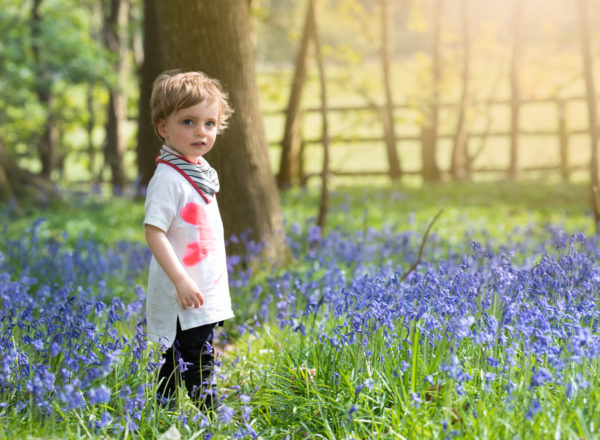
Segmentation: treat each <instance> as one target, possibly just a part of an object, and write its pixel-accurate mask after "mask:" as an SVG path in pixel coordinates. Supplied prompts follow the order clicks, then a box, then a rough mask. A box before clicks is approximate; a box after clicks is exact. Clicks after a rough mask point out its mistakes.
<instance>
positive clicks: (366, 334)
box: [242, 224, 600, 415]
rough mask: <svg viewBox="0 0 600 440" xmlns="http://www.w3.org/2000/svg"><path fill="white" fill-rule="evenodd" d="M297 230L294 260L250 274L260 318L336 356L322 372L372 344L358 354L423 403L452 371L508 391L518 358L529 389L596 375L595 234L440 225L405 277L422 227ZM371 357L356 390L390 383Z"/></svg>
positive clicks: (293, 231)
mask: <svg viewBox="0 0 600 440" xmlns="http://www.w3.org/2000/svg"><path fill="white" fill-rule="evenodd" d="M453 238H454V239H455V240H456V239H457V237H453ZM288 240H289V245H290V247H291V249H292V251H293V252H294V257H295V259H296V261H295V264H293V265H292V267H291V268H289V269H287V270H285V271H280V272H279V273H277V274H272V275H271V276H269V277H268V279H267V280H266V281H265V282H264V283H263V285H262V286H260V287H257V286H252V285H251V286H249V288H248V289H247V290H246V291H245V292H246V295H248V296H249V295H254V300H255V301H256V303H255V304H254V305H253V306H252V307H251V308H250V309H249V310H248V312H249V314H250V315H251V314H254V316H253V317H251V316H249V317H248V322H250V321H251V320H252V319H256V318H258V319H259V320H261V321H263V322H270V323H271V325H273V321H274V322H275V323H276V324H277V325H278V327H279V329H280V331H282V332H283V334H294V333H295V334H298V335H299V337H302V338H307V339H308V340H309V341H310V342H309V343H308V344H307V345H309V346H310V345H311V344H312V346H313V348H314V347H316V348H314V351H313V352H312V353H313V354H307V355H305V356H306V357H302V356H300V357H299V358H298V359H297V361H298V362H307V363H308V364H309V365H308V366H309V367H310V366H314V365H315V363H318V362H320V360H319V359H321V358H322V359H325V361H323V364H324V365H325V367H326V368H325V371H321V372H320V374H321V380H322V381H323V382H324V383H327V384H333V385H335V386H337V382H338V378H339V374H338V371H343V370H347V369H348V368H352V367H353V364H352V362H353V361H350V362H349V361H348V356H346V357H345V355H344V353H346V352H347V353H351V355H350V357H352V356H354V358H356V354H357V353H360V356H359V357H360V358H361V359H362V360H360V361H358V362H357V363H355V364H354V365H362V366H363V367H365V366H366V365H369V366H371V367H372V368H375V369H377V370H378V371H390V372H393V373H392V374H391V375H393V376H394V377H395V378H396V383H397V385H398V386H399V387H408V388H409V391H411V393H407V394H406V395H407V396H408V397H410V396H413V397H412V400H413V402H415V403H418V404H420V403H421V402H422V401H423V400H424V399H423V392H424V391H426V390H427V389H428V387H436V386H441V385H449V386H451V387H452V389H453V390H454V391H455V392H456V395H457V396H459V397H460V396H464V395H465V394H471V395H473V396H476V395H478V393H480V392H482V391H486V390H487V391H488V392H491V391H492V390H493V391H494V393H496V394H498V395H502V396H504V399H505V400H506V401H509V400H510V396H511V394H512V393H513V392H514V389H515V383H514V382H513V379H514V375H515V372H516V371H519V380H525V381H527V384H526V385H527V387H528V388H529V390H530V391H531V393H535V392H536V391H537V390H538V389H539V388H540V387H547V386H550V385H551V386H554V387H556V386H558V387H560V388H561V389H562V390H563V392H566V393H567V394H566V395H572V390H573V389H574V388H576V389H584V386H585V384H586V380H587V379H586V375H587V374H590V373H589V371H590V370H589V369H588V368H586V365H588V364H586V363H589V361H593V360H597V359H598V358H599V357H600V337H599V336H600V331H599V328H598V322H599V318H600V302H599V301H600V296H599V295H600V294H599V289H600V263H599V261H600V249H599V246H598V244H599V243H598V240H597V238H595V237H591V238H586V237H585V236H584V235H583V234H580V233H577V234H573V235H569V234H566V233H564V232H563V231H562V230H560V229H559V228H554V227H551V226H548V227H546V228H545V229H543V230H541V228H539V227H534V226H528V227H525V228H520V229H519V230H516V231H514V232H512V233H511V234H510V236H508V237H506V240H505V241H503V242H500V241H498V240H496V241H494V240H491V239H490V240H488V241H487V242H478V241H472V240H470V239H469V238H468V237H466V238H465V239H464V240H462V241H460V240H458V241H454V242H453V245H452V246H450V245H449V244H447V243H445V242H444V240H443V238H442V237H440V236H437V235H435V234H432V236H431V237H430V239H429V240H428V241H427V243H426V245H425V254H424V258H423V261H422V263H421V264H420V265H418V266H417V269H416V270H415V271H414V272H412V273H410V274H409V275H408V277H407V278H406V279H404V280H402V276H403V274H404V272H405V271H406V270H407V269H408V267H410V266H411V264H412V263H413V262H414V261H416V259H417V258H418V249H419V244H420V240H421V237H420V235H418V234H415V233H414V232H412V231H408V232H406V231H405V232H397V231H394V230H393V229H392V228H383V229H381V230H374V229H369V228H366V229H365V230H363V231H345V230H343V229H341V228H338V229H335V230H332V231H330V232H329V233H328V234H327V235H326V236H324V237H323V236H322V235H321V233H320V231H319V230H318V229H317V228H316V227H315V226H311V227H308V228H303V227H302V226H301V225H297V224H296V225H293V226H291V227H290V231H289V234H288ZM247 329H248V327H244V328H243V329H242V331H246V330H247ZM379 342H382V343H383V349H382V347H381V346H380V345H378V344H379ZM314 344H316V345H314ZM309 352H310V350H309ZM323 353H324V354H323ZM474 353H475V354H476V356H475V355H474ZM344 359H345V360H344ZM413 359H416V361H415V362H413ZM474 359H477V361H476V362H474ZM311 362H312V363H313V364H310V363H311ZM336 362H337V363H336ZM336 369H337V370H336ZM523 369H525V371H526V372H528V373H527V374H525V375H523V374H522V370H523ZM366 370H367V369H366V367H365V368H363V372H362V375H360V374H359V375H358V376H357V377H356V378H355V380H356V382H355V383H354V385H353V386H354V388H353V393H354V395H355V396H358V395H360V394H361V393H363V392H365V390H368V389H370V388H374V389H377V388H378V387H377V380H375V386H374V387H373V381H372V378H371V377H370V376H369V375H368V374H367V371H366ZM415 370H416V371H415ZM574 372H577V374H575V373H574ZM576 384H584V386H580V385H576ZM447 388H448V387H446V388H444V389H447ZM380 389H381V387H380ZM419 390H420V391H421V393H419ZM392 395H393V392H390V395H389V396H388V397H389V398H392V397H393V396H392ZM349 399H350V400H352V396H350V397H349ZM532 402H533V403H532V407H531V411H530V414H532V415H535V414H536V411H537V408H538V407H539V402H538V403H536V402H537V400H532Z"/></svg>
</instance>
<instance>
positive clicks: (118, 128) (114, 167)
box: [104, 0, 129, 192]
mask: <svg viewBox="0 0 600 440" xmlns="http://www.w3.org/2000/svg"><path fill="white" fill-rule="evenodd" d="M106 9H108V10H107V11H105V13H107V15H106V16H105V22H104V41H105V44H106V47H107V48H108V49H109V50H110V51H111V52H112V53H113V54H115V55H116V58H117V60H116V62H115V64H114V68H115V72H116V77H117V81H116V84H115V85H114V86H113V87H111V89H110V91H109V99H108V108H107V122H106V143H105V150H104V157H105V163H107V164H108V166H109V168H110V172H111V184H112V185H113V188H114V190H115V191H117V192H119V191H121V190H122V189H123V188H124V187H125V185H126V184H127V175H126V173H125V151H126V149H127V139H126V137H125V124H126V122H127V97H126V95H125V90H126V88H127V72H128V62H127V55H128V51H127V41H128V38H127V23H128V19H129V0H110V7H108V8H106Z"/></svg>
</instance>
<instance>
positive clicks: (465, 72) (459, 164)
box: [450, 0, 471, 180]
mask: <svg viewBox="0 0 600 440" xmlns="http://www.w3.org/2000/svg"><path fill="white" fill-rule="evenodd" d="M461 15H462V20H461V22H462V43H463V68H462V90H461V95H460V101H459V104H458V117H457V122H456V132H455V135H454V147H453V149H452V160H451V161H450V175H451V176H452V178H453V179H454V180H466V179H467V175H468V171H467V167H468V164H467V162H468V160H469V156H468V148H467V147H468V133H467V128H466V126H465V117H466V112H467V108H468V105H469V76H470V75H469V73H470V62H471V60H470V58H471V50H470V32H469V27H470V23H469V0H462V2H461Z"/></svg>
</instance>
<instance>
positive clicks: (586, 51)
mask: <svg viewBox="0 0 600 440" xmlns="http://www.w3.org/2000/svg"><path fill="white" fill-rule="evenodd" d="M588 6H589V5H588V2H587V0H577V12H578V17H579V36H580V43H581V58H582V64H583V72H584V79H585V90H586V97H587V108H588V126H589V128H588V130H589V132H590V144H591V145H590V147H591V160H590V190H591V191H590V193H591V201H592V210H593V212H594V224H595V227H596V234H599V233H600V182H599V177H598V140H599V135H598V108H597V105H596V84H595V82H594V63H593V58H592V54H593V50H592V37H591V35H590V26H589V22H588V20H589V7H588Z"/></svg>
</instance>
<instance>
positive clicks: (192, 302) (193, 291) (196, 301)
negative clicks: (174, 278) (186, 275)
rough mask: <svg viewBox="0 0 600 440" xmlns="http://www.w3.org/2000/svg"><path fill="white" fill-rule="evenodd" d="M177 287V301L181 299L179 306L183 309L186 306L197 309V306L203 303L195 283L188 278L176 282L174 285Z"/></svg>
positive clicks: (202, 297)
mask: <svg viewBox="0 0 600 440" xmlns="http://www.w3.org/2000/svg"><path fill="white" fill-rule="evenodd" d="M175 288H176V289H177V296H178V297H179V301H181V307H183V309H184V310H185V309H187V308H188V307H194V308H195V309H197V308H198V307H200V306H202V305H204V296H203V295H202V292H200V289H199V288H198V286H196V283H194V282H193V281H192V280H190V279H184V280H182V281H181V282H179V283H178V284H176V285H175Z"/></svg>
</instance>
